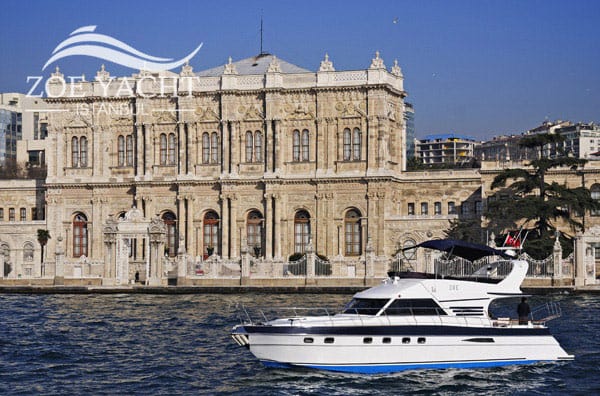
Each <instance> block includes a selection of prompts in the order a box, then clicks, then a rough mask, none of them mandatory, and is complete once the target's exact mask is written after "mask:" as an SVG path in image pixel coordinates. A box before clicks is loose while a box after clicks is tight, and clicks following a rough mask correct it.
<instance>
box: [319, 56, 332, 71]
mask: <svg viewBox="0 0 600 396" xmlns="http://www.w3.org/2000/svg"><path fill="white" fill-rule="evenodd" d="M319 71H320V72H330V71H335V68H334V67H333V62H332V61H330V60H329V54H327V53H325V59H324V60H322V61H321V67H319Z"/></svg>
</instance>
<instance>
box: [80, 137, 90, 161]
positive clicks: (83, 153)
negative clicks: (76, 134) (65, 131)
mask: <svg viewBox="0 0 600 396" xmlns="http://www.w3.org/2000/svg"><path fill="white" fill-rule="evenodd" d="M87 149H88V146H87V138H86V137H85V136H82V137H81V138H80V139H79V161H80V167H82V168H85V167H86V166H88V157H87V153H88V151H87Z"/></svg>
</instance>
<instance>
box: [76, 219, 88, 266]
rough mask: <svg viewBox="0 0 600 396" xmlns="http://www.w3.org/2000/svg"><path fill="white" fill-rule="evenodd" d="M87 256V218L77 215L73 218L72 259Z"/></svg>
mask: <svg viewBox="0 0 600 396" xmlns="http://www.w3.org/2000/svg"><path fill="white" fill-rule="evenodd" d="M87 255H88V229H87V217H85V215H84V214H83V213H77V214H76V215H75V217H74V218H73V257H75V258H77V257H81V256H87Z"/></svg>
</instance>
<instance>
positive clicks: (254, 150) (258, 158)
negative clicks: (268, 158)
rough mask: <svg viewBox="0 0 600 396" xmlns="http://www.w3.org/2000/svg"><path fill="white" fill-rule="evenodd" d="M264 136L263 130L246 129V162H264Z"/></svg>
mask: <svg viewBox="0 0 600 396" xmlns="http://www.w3.org/2000/svg"><path fill="white" fill-rule="evenodd" d="M262 160H263V136H262V132H261V131H254V133H252V131H246V162H262Z"/></svg>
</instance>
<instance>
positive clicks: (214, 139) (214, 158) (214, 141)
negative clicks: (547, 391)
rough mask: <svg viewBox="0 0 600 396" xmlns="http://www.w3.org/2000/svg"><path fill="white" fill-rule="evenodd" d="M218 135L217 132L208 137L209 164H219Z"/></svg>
mask: <svg viewBox="0 0 600 396" xmlns="http://www.w3.org/2000/svg"><path fill="white" fill-rule="evenodd" d="M218 150H219V135H217V132H213V133H212V134H211V135H210V156H211V162H212V163H213V164H216V163H218V162H219V151H218Z"/></svg>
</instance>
